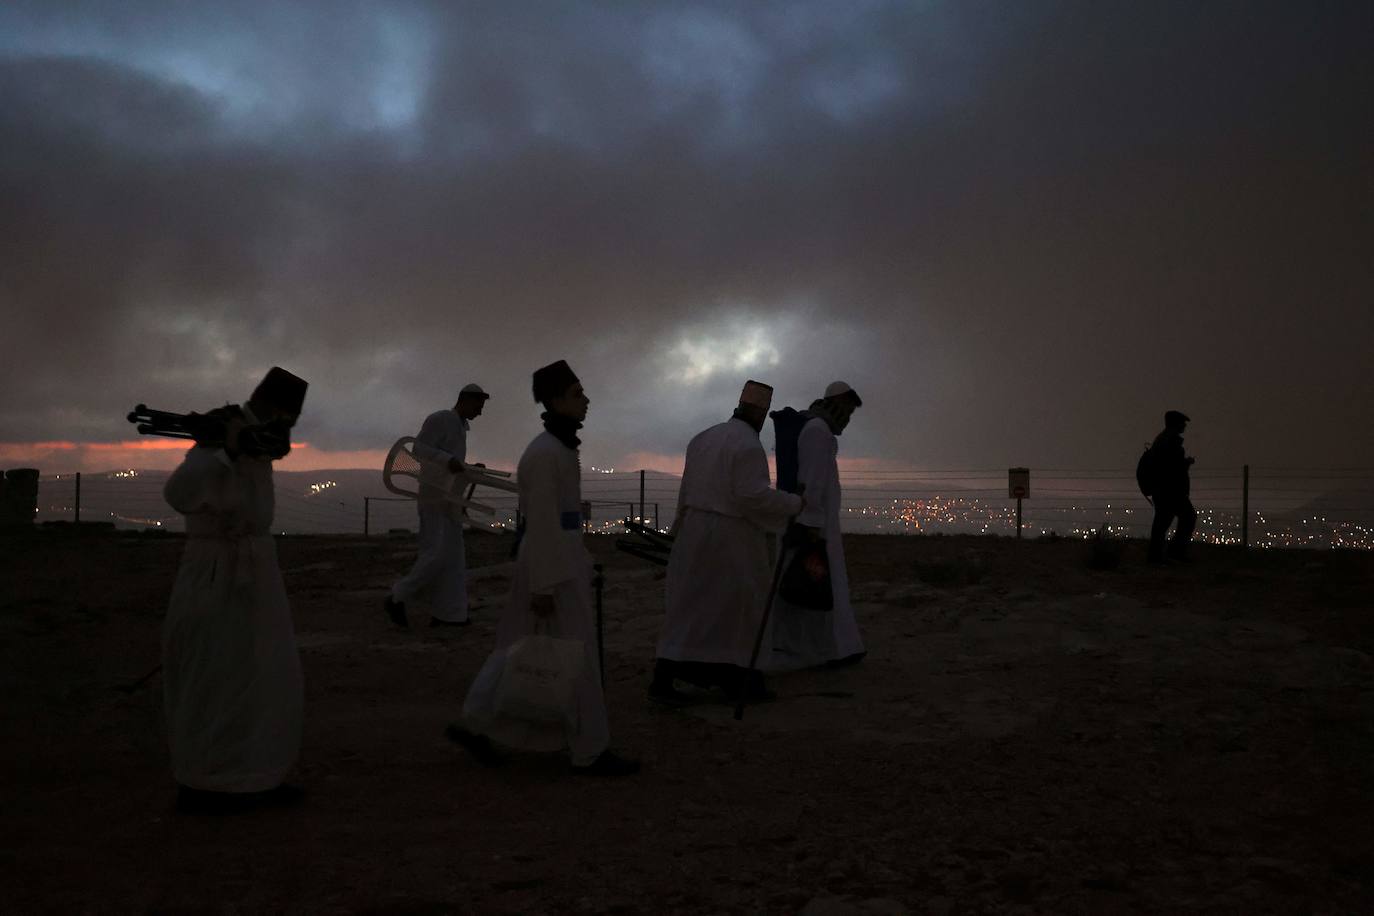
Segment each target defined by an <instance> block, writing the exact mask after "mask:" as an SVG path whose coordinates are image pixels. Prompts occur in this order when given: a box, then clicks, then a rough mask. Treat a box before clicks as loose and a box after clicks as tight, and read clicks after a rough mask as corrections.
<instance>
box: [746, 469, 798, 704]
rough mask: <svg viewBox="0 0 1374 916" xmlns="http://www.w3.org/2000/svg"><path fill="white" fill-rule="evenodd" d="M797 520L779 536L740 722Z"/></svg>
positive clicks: (748, 673)
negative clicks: (791, 532) (774, 563)
mask: <svg viewBox="0 0 1374 916" xmlns="http://www.w3.org/2000/svg"><path fill="white" fill-rule="evenodd" d="M797 495H798V496H800V495H801V488H800V487H798V491H797ZM796 521H797V516H795V515H794V516H792V517H791V518H789V519H788V520H787V527H786V528H784V529H783V535H782V537H780V538H778V562H777V564H776V565H775V566H774V567H773V585H772V586H771V587H770V588H769V589H768V602H767V603H766V604H765V605H764V606H763V619H762V620H760V621H759V632H758V635H757V636H755V637H754V653H753V654H752V655H750V656H749V670H748V671H746V672H744V683H743V684H741V685H740V691H739V699H738V700H736V701H735V721H736V722H739V721H740V720H742V719H743V718H744V703H745V700H746V698H747V697H748V696H749V684H750V683H751V682H752V681H753V679H754V670H755V668H756V667H757V666H758V663H759V649H760V648H762V646H763V633H764V631H765V630H767V629H768V617H769V615H770V614H772V613H773V599H774V598H775V597H777V594H778V583H779V582H781V581H782V561H783V559H784V558H785V557H786V556H787V543H786V541H787V532H789V531H791V530H792V525H793V524H794V523H795V522H796Z"/></svg>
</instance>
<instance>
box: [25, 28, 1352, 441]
mask: <svg viewBox="0 0 1374 916" xmlns="http://www.w3.org/2000/svg"><path fill="white" fill-rule="evenodd" d="M1368 18H1369V15H1368V13H1367V12H1364V11H1362V10H1360V9H1358V8H1357V7H1356V6H1355V5H1347V6H1337V5H1322V4H1318V5H1315V6H1304V7H1302V8H1298V7H1297V6H1296V5H1291V4H1276V5H1261V4H1254V3H1249V4H1234V5H1230V4H1205V5H1194V4H1138V5H1127V4H1101V3H1093V4H1086V3H1083V4H1078V3H1069V4H1033V5H1031V4H988V5H980V4H956V5H948V6H946V5H925V6H913V5H911V4H864V5H851V4H844V5H841V4H829V3H815V4H785V5H783V4H780V5H764V4H751V5H743V6H741V5H734V4H694V5H690V6H689V5H683V4H662V5H643V6H636V7H631V6H626V5H614V6H609V5H591V4H587V5H568V4H557V5H542V4H540V5H536V4H513V5H510V8H498V7H495V6H491V7H485V8H466V7H464V8H458V9H454V8H451V7H450V6H448V5H439V6H434V7H430V6H425V5H420V4H398V5H395V6H388V7H385V8H378V7H374V6H370V5H356V6H341V5H337V4H327V5H320V6H302V5H290V6H285V5H264V6H262V7H237V8H228V9H226V8H222V7H211V6H203V7H202V6H194V5H191V6H188V5H171V6H168V7H167V8H154V7H141V8H138V9H136V10H135V11H134V12H130V11H129V8H128V7H124V6H122V5H121V7H120V8H119V9H118V10H115V11H111V10H110V9H108V8H107V6H106V5H96V6H91V7H86V8H83V7H68V6H66V5H64V6H63V9H62V10H61V11H55V10H54V8H53V7H51V6H34V7H28V8H25V7H22V6H21V7H17V8H11V9H10V10H9V11H7V12H5V13H0V34H4V35H6V36H8V37H7V38H5V39H2V40H0V166H2V168H0V193H3V199H4V200H5V202H6V203H5V206H4V209H3V213H0V221H2V222H0V233H3V237H4V238H5V239H6V240H7V241H6V242H4V243H3V244H4V246H5V254H4V260H5V263H6V265H7V266H6V269H5V271H4V274H3V276H0V303H2V304H3V307H4V309H5V313H6V323H7V328H8V329H9V330H10V332H11V333H9V334H7V335H6V337H5V343H4V344H3V347H4V351H5V352H4V357H5V358H6V361H7V363H8V364H9V365H10V366H11V367H12V370H13V371H12V372H11V375H12V376H13V377H14V379H15V381H13V382H11V383H10V384H9V385H8V387H7V392H6V397H5V398H4V399H3V401H0V405H3V406H0V428H3V430H4V436H3V438H5V439H11V440H13V439H71V438H119V437H122V436H124V435H125V432H126V431H125V430H124V429H121V425H122V423H121V421H120V417H121V415H122V412H123V411H124V410H127V409H128V407H129V406H131V404H132V403H133V402H134V401H136V400H147V401H149V402H150V403H153V402H158V403H162V404H167V405H170V406H177V405H183V404H184V405H185V406H196V405H199V404H201V403H203V402H208V403H213V402H214V401H216V400H223V399H225V398H231V397H238V396H240V395H241V393H242V392H243V391H244V390H246V388H247V386H249V385H250V384H251V381H252V378H253V376H254V375H255V374H257V373H259V372H260V371H261V370H262V369H263V368H265V367H266V366H268V365H271V364H273V363H282V364H285V365H289V366H292V367H293V368H295V369H297V371H300V372H301V373H302V374H304V375H306V376H308V377H309V378H311V379H312V381H313V382H314V385H313V387H312V390H311V401H310V404H309V412H308V418H307V420H306V423H305V429H304V433H305V435H306V436H307V438H310V439H311V440H312V441H313V442H315V443H317V444H319V445H321V446H324V447H328V448H368V447H380V446H384V445H385V444H387V443H388V442H389V441H390V439H391V438H393V437H394V436H395V435H399V434H401V433H405V432H408V431H410V429H411V427H412V426H414V424H415V422H416V421H417V419H418V418H419V417H420V416H422V415H423V413H425V412H426V411H428V410H429V409H432V408H433V407H436V406H441V405H443V404H445V403H447V402H448V401H449V400H450V399H451V397H452V392H453V391H454V390H456V388H457V387H458V386H459V385H461V384H462V383H463V382H465V381H467V380H469V379H472V378H475V379H479V380H481V381H482V382H483V384H484V386H485V387H487V388H488V389H489V390H494V391H495V392H496V393H497V395H498V397H497V399H496V400H494V401H493V402H492V405H491V410H490V412H489V415H488V416H486V417H484V418H483V419H482V421H480V422H481V424H482V425H481V432H482V437H483V442H484V444H486V445H489V446H490V447H491V450H492V451H493V452H496V453H505V454H514V453H515V452H516V451H517V450H518V448H519V445H520V444H521V440H522V438H523V437H524V436H526V435H527V434H528V431H529V427H530V425H531V420H532V418H533V415H534V412H535V411H534V408H533V405H532V404H531V402H530V401H529V400H528V397H529V395H528V393H527V391H528V376H529V371H530V370H531V369H532V368H534V367H535V366H537V365H539V364H542V363H543V362H546V361H550V360H552V359H554V358H557V357H560V356H566V357H567V358H568V359H569V360H570V361H571V362H573V364H574V366H576V367H577V368H578V370H579V372H580V373H581V374H582V375H583V377H584V379H585V380H586V381H587V384H588V387H589V389H590V390H591V392H592V396H593V401H594V403H593V411H592V418H591V430H592V433H591V434H590V435H589V436H588V443H589V444H588V450H589V452H590V455H589V457H590V458H591V460H593V461H594V462H595V461H616V460H618V458H619V457H620V456H621V455H623V454H626V453H630V452H635V451H650V452H665V453H672V452H677V451H680V449H681V448H682V446H683V444H684V443H685V441H686V439H687V438H688V437H689V436H690V434H691V433H692V432H693V431H694V429H695V428H697V427H699V426H700V425H702V424H703V423H705V422H707V421H708V420H710V419H712V418H714V417H718V416H722V415H724V414H725V413H726V412H727V411H728V409H729V407H730V406H731V402H732V400H733V397H734V396H735V395H736V394H737V393H738V386H739V384H740V383H741V382H742V381H743V379H744V378H745V377H747V376H750V375H753V376H756V377H761V378H764V379H766V380H769V381H771V382H773V383H774V384H775V385H777V387H778V389H779V396H780V398H783V399H785V400H787V401H790V402H793V403H797V404H799V406H800V405H801V404H802V403H804V402H805V401H807V400H809V398H810V397H812V396H814V394H815V393H816V392H817V390H818V389H819V388H820V387H822V386H823V385H824V384H825V383H826V382H827V381H829V380H830V379H831V378H833V377H843V378H846V379H847V380H849V381H851V382H852V383H853V384H854V385H855V386H856V387H858V388H860V390H862V391H864V393H865V403H866V406H865V408H864V410H863V411H862V412H861V414H860V419H859V420H858V421H857V422H856V424H855V425H854V427H853V428H852V429H851V431H850V433H849V434H847V437H846V440H847V441H846V449H847V451H849V452H851V453H854V454H867V455H872V456H879V457H885V458H891V459H895V460H911V461H915V462H919V463H925V464H933V465H937V466H950V465H962V466H979V467H983V466H997V465H998V464H1000V463H1003V462H1007V463H1015V462H1023V461H1024V462H1031V463H1037V462H1048V463H1054V464H1056V465H1058V466H1064V465H1066V464H1081V463H1086V464H1096V463H1100V462H1104V461H1105V462H1109V463H1125V462H1128V461H1129V460H1130V457H1132V452H1133V450H1134V448H1135V447H1136V446H1135V443H1136V442H1137V441H1138V440H1140V439H1142V438H1144V437H1147V436H1148V435H1150V434H1151V433H1152V431H1153V427H1154V426H1155V425H1157V420H1158V414H1159V413H1160V412H1161V411H1162V410H1163V409H1164V407H1166V406H1182V407H1184V408H1185V409H1187V410H1189V412H1190V413H1191V414H1192V415H1193V416H1194V417H1197V418H1198V422H1197V423H1196V424H1195V428H1194V430H1193V433H1194V436H1193V437H1192V438H1194V439H1196V440H1198V441H1200V442H1201V443H1203V444H1204V445H1205V446H1206V451H1207V452H1209V453H1210V454H1209V457H1213V458H1215V460H1218V461H1228V462H1232V463H1238V462H1239V461H1242V460H1250V461H1272V463H1282V462H1287V461H1296V462H1299V463H1307V464H1312V463H1328V462H1334V463H1352V462H1360V461H1363V462H1369V461H1374V452H1372V451H1371V434H1370V433H1369V432H1368V430H1366V429H1363V428H1354V429H1352V428H1351V425H1352V423H1351V421H1353V420H1355V419H1356V418H1357V417H1359V416H1362V415H1363V414H1364V413H1367V411H1368V406H1369V404H1370V402H1371V394H1372V393H1374V392H1372V390H1371V384H1372V383H1371V382H1370V380H1369V377H1368V373H1366V372H1364V371H1362V367H1363V363H1364V361H1365V357H1364V350H1365V349H1366V347H1367V340H1368V339H1369V332H1370V331H1371V330H1374V327H1371V318H1370V310H1369V308H1368V305H1367V304H1368V302H1369V295H1370V292H1371V289H1372V288H1374V279H1372V278H1371V268H1370V267H1369V263H1370V260H1369V258H1368V257H1367V251H1368V249H1369V242H1370V240H1371V238H1374V234H1372V233H1371V226H1370V220H1371V217H1370V213H1371V207H1370V203H1371V200H1370V195H1371V190H1370V185H1369V183H1368V180H1367V178H1365V177H1364V175H1365V173H1366V172H1367V169H1368V166H1369V162H1368V160H1367V153H1366V152H1365V151H1367V150H1368V149H1369V148H1371V143H1370V141H1371V139H1374V138H1371V136H1370V134H1369V127H1368V119H1367V118H1366V117H1364V116H1363V115H1362V113H1361V112H1362V107H1363V104H1364V103H1363V99H1365V98H1366V97H1367V95H1368V91H1369V89H1370V88H1371V74H1370V65H1369V63H1368V60H1369V59H1370V58H1369V55H1367V54H1364V53H1362V50H1361V49H1360V47H1359V46H1358V45H1359V42H1360V41H1361V38H1360V37H1359V36H1361V35H1367V34H1369V31H1368V28H1367V26H1368V25H1369V23H1368V21H1367V20H1368ZM1359 20H1365V21H1359ZM1276 415H1277V416H1300V415H1302V416H1304V417H1305V419H1304V432H1303V441H1302V442H1301V443H1300V444H1299V443H1295V442H1294V441H1293V439H1292V438H1291V437H1289V436H1287V435H1285V434H1283V432H1282V431H1281V430H1279V429H1278V428H1277V425H1276V424H1275V422H1274V417H1275V416H1276ZM598 440H599V441H598ZM1260 456H1263V457H1260Z"/></svg>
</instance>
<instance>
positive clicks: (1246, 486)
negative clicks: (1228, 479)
mask: <svg viewBox="0 0 1374 916" xmlns="http://www.w3.org/2000/svg"><path fill="white" fill-rule="evenodd" d="M1240 546H1241V549H1242V550H1244V549H1246V548H1248V547H1249V546H1250V465H1248V464H1247V465H1245V466H1244V467H1242V468H1241V472H1240Z"/></svg>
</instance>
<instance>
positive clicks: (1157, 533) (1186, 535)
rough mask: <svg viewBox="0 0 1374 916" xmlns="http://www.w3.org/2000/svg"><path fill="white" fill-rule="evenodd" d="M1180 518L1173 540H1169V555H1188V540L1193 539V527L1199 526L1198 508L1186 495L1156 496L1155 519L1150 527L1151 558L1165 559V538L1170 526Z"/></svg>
mask: <svg viewBox="0 0 1374 916" xmlns="http://www.w3.org/2000/svg"><path fill="white" fill-rule="evenodd" d="M1175 518H1177V519H1178V527H1177V528H1176V529H1175V530H1174V537H1173V540H1171V541H1169V555H1170V556H1173V557H1186V556H1187V555H1188V542H1189V541H1190V540H1192V537H1193V529H1194V528H1195V527H1196V526H1197V510H1196V509H1194V508H1193V503H1192V501H1191V500H1189V499H1188V497H1186V496H1156V497H1155V521H1154V525H1152V526H1151V527H1150V559H1151V560H1162V559H1164V538H1165V536H1166V535H1167V534H1168V533H1169V526H1170V525H1171V524H1173V521H1174V519H1175Z"/></svg>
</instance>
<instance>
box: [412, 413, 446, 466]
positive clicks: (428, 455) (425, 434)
mask: <svg viewBox="0 0 1374 916" xmlns="http://www.w3.org/2000/svg"><path fill="white" fill-rule="evenodd" d="M443 438H444V428H443V414H442V413H432V414H430V415H429V416H427V417H425V422H424V425H422V426H421V427H420V432H419V433H417V434H416V436H415V445H414V450H415V457H416V458H419V459H420V460H421V461H431V462H434V463H435V464H444V465H447V464H448V463H449V461H450V460H451V459H452V458H453V456H452V455H451V454H449V453H448V452H446V451H444V450H443V449H442V448H440V447H439V443H440V442H442V441H443Z"/></svg>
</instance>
